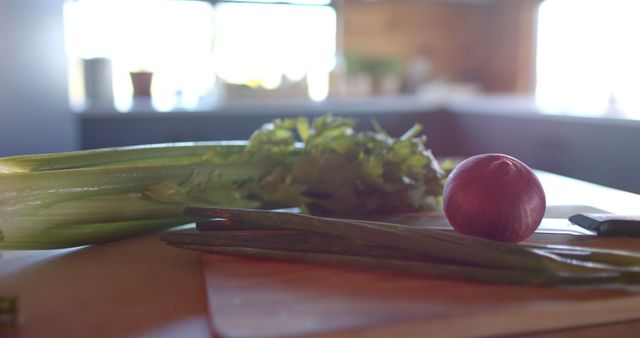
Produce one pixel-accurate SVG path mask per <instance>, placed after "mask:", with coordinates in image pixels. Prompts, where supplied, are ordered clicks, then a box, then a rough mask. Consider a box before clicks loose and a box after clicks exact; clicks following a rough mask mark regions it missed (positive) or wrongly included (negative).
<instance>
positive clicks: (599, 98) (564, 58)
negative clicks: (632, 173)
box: [536, 0, 640, 118]
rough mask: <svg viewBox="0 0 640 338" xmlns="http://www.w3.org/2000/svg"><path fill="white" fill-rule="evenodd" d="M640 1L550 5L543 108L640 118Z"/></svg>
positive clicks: (539, 89)
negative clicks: (639, 16)
mask: <svg viewBox="0 0 640 338" xmlns="http://www.w3.org/2000/svg"><path fill="white" fill-rule="evenodd" d="M638 13H640V1H637V0H545V1H544V2H543V3H542V4H541V5H540V10H539V14H538V15H539V16H538V18H539V19H538V52H537V53H538V54H537V84H536V96H537V99H538V101H539V103H540V104H541V106H543V107H545V108H547V109H550V110H555V111H563V112H570V113H576V114H587V115H591V116H603V115H615V116H625V117H633V118H640V95H639V93H640V45H639V44H638V43H637V40H638V33H639V32H640V21H639V20H637V16H638Z"/></svg>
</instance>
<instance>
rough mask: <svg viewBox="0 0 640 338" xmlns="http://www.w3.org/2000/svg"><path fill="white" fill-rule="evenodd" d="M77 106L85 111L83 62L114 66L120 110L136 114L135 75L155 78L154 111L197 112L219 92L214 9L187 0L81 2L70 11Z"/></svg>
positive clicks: (72, 93) (68, 40)
mask: <svg viewBox="0 0 640 338" xmlns="http://www.w3.org/2000/svg"><path fill="white" fill-rule="evenodd" d="M64 19H65V38H66V43H67V53H68V56H69V59H70V62H71V63H72V64H71V65H70V69H71V71H72V72H74V71H76V72H75V73H74V74H70V96H71V98H70V99H71V103H72V106H75V107H79V108H82V105H83V103H84V101H85V97H84V96H83V92H82V88H81V87H82V84H81V83H82V81H81V80H78V77H82V72H81V71H77V69H78V68H81V67H80V65H81V63H80V62H81V61H82V60H88V59H92V58H106V59H109V60H110V61H111V63H112V70H113V97H114V103H115V107H116V108H117V109H118V110H121V111H126V110H129V109H131V105H132V103H133V101H132V86H131V80H130V78H129V72H130V71H139V70H146V71H152V72H153V86H152V92H153V107H154V108H155V109H157V110H169V109H173V108H176V107H180V108H194V107H196V106H198V104H199V101H200V100H201V99H202V97H203V96H205V95H206V94H207V92H208V91H210V90H211V88H213V85H214V81H215V73H214V70H213V51H212V43H213V6H211V5H210V4H208V3H206V2H202V1H186V0H180V1H175V0H146V1H145V0H129V1H122V0H111V1H109V0H76V1H69V2H67V3H66V4H65V7H64Z"/></svg>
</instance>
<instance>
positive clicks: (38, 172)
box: [0, 115, 444, 249]
mask: <svg viewBox="0 0 640 338" xmlns="http://www.w3.org/2000/svg"><path fill="white" fill-rule="evenodd" d="M352 127H353V121H351V120H347V119H342V118H337V117H333V116H331V115H326V116H323V117H320V118H317V119H315V120H314V121H313V122H312V124H309V122H308V121H307V120H306V119H295V120H276V121H274V122H273V123H270V124H266V125H265V126H263V127H262V128H260V129H258V130H257V131H256V132H255V133H254V134H253V135H252V136H251V138H250V139H249V140H248V141H223V142H204V143H180V144H161V145H146V146H135V147H120V148H108V149H98V150H88V151H77V152H68V153H59V154H42V155H28V156H14V157H7V158H0V237H3V239H2V240H1V241H0V249H2V248H11V249H14V248H20V249H29V248H54V247H66V246H75V245H86V244H93V243H100V242H104V241H106V240H112V239H116V238H124V237H127V236H130V235H134V234H138V233H143V232H148V231H152V230H156V229H162V228H166V227H169V226H172V225H179V224H184V223H188V222H191V221H193V220H194V219H193V218H190V217H184V216H183V215H182V209H183V208H184V207H186V206H196V207H232V208H260V209H272V208H287V207H303V208H305V209H306V210H309V211H312V212H328V213H348V214H358V213H366V212H371V211H375V212H403V211H416V210H425V209H430V208H434V207H435V206H436V204H437V201H438V197H439V195H440V194H441V192H442V186H443V183H444V182H443V180H444V178H443V177H444V173H443V172H442V170H441V169H440V168H439V166H438V163H437V161H436V160H435V158H434V157H433V155H432V154H431V152H430V151H429V150H428V149H426V148H425V146H424V143H425V141H426V138H424V137H415V138H412V136H414V133H413V132H411V133H410V134H409V135H410V136H407V137H404V138H400V139H395V138H392V137H390V136H389V135H387V134H386V133H380V132H379V133H372V132H363V133H357V132H355V131H354V130H353V128H352ZM413 130H417V129H413ZM297 140H303V141H304V144H302V143H298V142H297Z"/></svg>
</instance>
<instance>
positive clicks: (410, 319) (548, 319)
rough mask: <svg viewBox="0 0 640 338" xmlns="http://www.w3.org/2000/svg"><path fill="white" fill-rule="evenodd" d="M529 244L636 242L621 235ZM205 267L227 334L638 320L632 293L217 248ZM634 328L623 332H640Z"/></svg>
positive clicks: (526, 329)
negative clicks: (291, 259) (262, 256)
mask: <svg viewBox="0 0 640 338" xmlns="http://www.w3.org/2000/svg"><path fill="white" fill-rule="evenodd" d="M530 241H531V242H538V243H544V242H553V243H567V244H576V245H585V246H587V245H588V246H596V247H606V248H620V249H625V248H626V249H636V250H637V249H638V248H640V240H638V239H632V238H622V237H618V238H594V237H588V236H567V235H534V236H533V237H532V238H531V240H530ZM201 264H202V271H203V274H204V279H205V282H206V293H207V299H208V304H209V310H210V311H209V313H210V317H211V318H210V320H211V324H212V327H213V329H214V331H215V333H216V335H217V336H219V337H224V338H243V337H255V338H267V337H294V336H305V337H306V336H314V337H316V336H317V337H388V336H395V337H411V336H415V337H422V336H429V337H486V336H497V335H512V334H522V333H530V332H538V331H542V330H555V329H564V328H571V327H580V326H585V325H597V324H605V323H610V322H619V321H626V320H640V290H634V289H624V290H623V289H598V290H593V289H576V288H573V289H571V288H552V287H522V286H503V285H491V284H480V283H470V282H463V281H454V280H443V279H430V278H424V277H416V276H410V275H403V274H395V273H388V272H380V271H365V270H356V269H349V268H341V267H332V266H321V265H312V264H300V263H287V262H277V261H268V260H257V259H246V258H239V257H231V256H222V255H216V254H211V253H202V254H201ZM634 327H635V329H634V330H635V331H628V330H627V331H625V332H628V333H629V334H630V335H629V337H640V332H639V330H640V329H639V326H637V325H636V326H634ZM427 333H428V334H427Z"/></svg>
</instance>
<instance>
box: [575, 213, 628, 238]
mask: <svg viewBox="0 0 640 338" xmlns="http://www.w3.org/2000/svg"><path fill="white" fill-rule="evenodd" d="M569 221H571V223H573V224H576V225H578V226H581V227H583V228H585V229H589V230H593V231H595V232H596V233H597V234H598V236H629V237H640V216H637V215H628V216H627V215H615V214H576V215H573V216H571V217H569Z"/></svg>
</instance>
